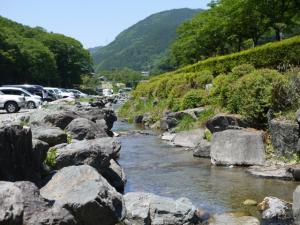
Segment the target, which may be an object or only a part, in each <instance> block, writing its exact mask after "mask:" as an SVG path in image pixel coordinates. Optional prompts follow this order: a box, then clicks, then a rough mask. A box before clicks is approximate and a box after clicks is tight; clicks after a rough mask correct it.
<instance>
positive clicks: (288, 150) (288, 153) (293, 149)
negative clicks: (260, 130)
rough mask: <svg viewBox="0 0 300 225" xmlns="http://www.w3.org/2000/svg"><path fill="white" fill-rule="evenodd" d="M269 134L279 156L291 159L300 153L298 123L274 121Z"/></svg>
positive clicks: (270, 125) (270, 123) (271, 122)
mask: <svg viewBox="0 0 300 225" xmlns="http://www.w3.org/2000/svg"><path fill="white" fill-rule="evenodd" d="M269 132H270V135H271V140H272V145H273V147H274V150H275V154H276V155H277V156H284V157H287V158H291V157H292V156H293V154H295V153H298V154H299V153H300V146H299V144H298V142H299V124H298V123H296V122H294V121H289V120H279V119H273V120H271V121H270V122H269Z"/></svg>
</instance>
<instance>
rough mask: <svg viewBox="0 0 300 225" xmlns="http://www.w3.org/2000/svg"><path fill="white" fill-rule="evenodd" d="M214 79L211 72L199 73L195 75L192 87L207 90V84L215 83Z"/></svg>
mask: <svg viewBox="0 0 300 225" xmlns="http://www.w3.org/2000/svg"><path fill="white" fill-rule="evenodd" d="M213 79H214V77H213V75H212V73H211V72H210V71H209V70H204V71H201V72H198V73H195V75H194V76H193V79H192V81H191V86H192V87H193V88H205V85H206V84H210V83H211V82H212V81H213Z"/></svg>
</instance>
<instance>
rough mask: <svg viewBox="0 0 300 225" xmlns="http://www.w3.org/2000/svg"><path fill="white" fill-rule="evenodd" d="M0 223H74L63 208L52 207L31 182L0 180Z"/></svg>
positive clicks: (72, 218) (52, 224)
mask: <svg viewBox="0 0 300 225" xmlns="http://www.w3.org/2000/svg"><path fill="white" fill-rule="evenodd" d="M0 199H1V201H0V224H3V225H4V224H5V225H22V224H24V225H25V224H26V225H37V224H39V225H42V224H43V225H76V224H78V223H77V222H76V220H75V219H74V217H73V216H72V215H71V214H70V212H69V211H67V210H66V209H64V208H61V207H59V206H54V207H52V206H51V204H50V203H49V202H48V201H46V200H45V199H44V198H42V197H41V196H40V194H39V189H38V188H37V187H36V186H35V185H34V184H33V183H31V182H27V181H25V182H24V181H23V182H16V183H11V182H3V181H1V182H0Z"/></svg>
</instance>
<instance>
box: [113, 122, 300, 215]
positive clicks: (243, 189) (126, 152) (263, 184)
mask: <svg viewBox="0 0 300 225" xmlns="http://www.w3.org/2000/svg"><path fill="white" fill-rule="evenodd" d="M133 129H136V128H134V127H133V126H132V125H129V124H127V123H124V122H116V123H115V126H114V130H115V131H126V130H127V131H130V130H133ZM119 140H120V141H121V143H122V151H121V157H120V161H119V162H120V164H121V165H122V167H123V168H124V171H125V173H126V176H127V180H128V181H127V185H126V190H125V191H126V192H137V191H141V192H151V193H155V194H158V195H162V196H168V197H173V198H179V197H187V198H189V199H191V201H192V202H193V203H194V204H195V206H197V207H200V208H204V209H207V210H209V211H210V212H213V213H223V212H232V211H243V212H244V211H246V212H251V214H255V213H253V211H256V210H253V208H245V207H244V206H243V201H244V200H246V199H254V200H256V201H258V202H261V201H262V200H263V198H264V197H266V196H275V197H279V198H281V199H284V200H286V201H292V193H293V191H294V190H295V188H296V186H297V185H298V184H299V183H296V182H289V181H281V180H272V179H262V178H256V177H254V176H251V175H249V174H247V173H246V172H245V169H244V168H229V167H215V166H212V165H211V164H210V160H207V159H199V158H194V157H193V155H192V152H190V151H186V150H184V149H182V148H175V147H171V146H169V145H168V144H166V143H165V142H164V141H162V140H161V139H160V137H159V136H158V135H156V136H151V135H140V134H137V135H131V136H123V137H120V138H119Z"/></svg>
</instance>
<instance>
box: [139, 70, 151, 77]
mask: <svg viewBox="0 0 300 225" xmlns="http://www.w3.org/2000/svg"><path fill="white" fill-rule="evenodd" d="M141 74H142V75H143V76H144V77H149V75H150V72H149V71H142V72H141Z"/></svg>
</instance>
